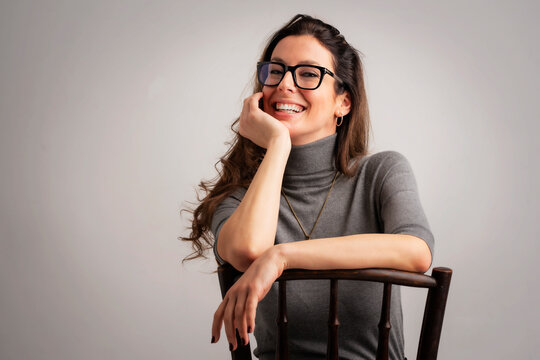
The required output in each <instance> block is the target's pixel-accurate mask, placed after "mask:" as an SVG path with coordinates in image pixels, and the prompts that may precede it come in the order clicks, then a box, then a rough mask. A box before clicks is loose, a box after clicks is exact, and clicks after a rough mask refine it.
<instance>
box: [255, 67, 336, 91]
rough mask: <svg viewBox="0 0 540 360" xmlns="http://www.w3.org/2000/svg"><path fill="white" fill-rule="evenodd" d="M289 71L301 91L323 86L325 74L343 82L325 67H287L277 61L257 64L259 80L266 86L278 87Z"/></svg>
mask: <svg viewBox="0 0 540 360" xmlns="http://www.w3.org/2000/svg"><path fill="white" fill-rule="evenodd" d="M287 71H290V72H291V74H292V77H293V80H294V84H295V85H296V87H297V88H299V89H304V90H315V89H316V88H318V87H319V86H320V85H321V83H322V80H323V78H324V75H325V74H328V75H330V76H331V77H333V78H334V79H336V81H339V82H341V80H340V79H339V78H338V77H337V76H336V75H334V73H333V72H332V71H330V70H328V69H327V68H325V67H324V66H317V65H296V66H287V65H285V64H282V63H279V62H275V61H262V62H258V63H257V78H258V79H259V82H260V83H261V84H262V85H264V86H278V85H279V83H280V82H281V80H283V78H284V77H285V74H286V73H287Z"/></svg>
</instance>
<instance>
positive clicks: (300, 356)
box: [212, 134, 433, 360]
mask: <svg viewBox="0 0 540 360" xmlns="http://www.w3.org/2000/svg"><path fill="white" fill-rule="evenodd" d="M336 140H337V134H333V135H331V136H328V137H326V138H323V139H320V140H317V141H315V142H312V143H309V144H306V145H302V146H293V147H292V149H291V153H290V155H289V159H288V162H287V166H286V168H285V174H284V176H283V191H284V192H285V195H286V196H287V198H288V199H289V201H290V202H291V205H292V207H293V209H294V211H295V212H296V214H297V216H298V218H299V219H300V221H301V222H302V225H303V226H304V228H305V229H306V231H307V232H308V233H309V232H310V231H311V229H312V228H313V224H314V223H315V220H316V218H317V215H318V213H319V211H320V209H321V206H322V204H323V202H324V199H325V198H326V195H327V193H328V190H329V189H330V186H331V183H332V180H333V178H334V175H335V172H336V166H335V160H334V159H335V157H334V156H335V148H336ZM358 161H359V166H358V170H357V173H356V175H355V176H353V177H352V178H347V177H346V176H344V175H343V174H340V175H339V176H338V178H337V180H336V183H335V185H334V189H333V190H332V193H331V195H330V198H329V199H328V202H327V204H326V208H325V209H324V212H323V213H322V216H321V218H320V220H319V223H318V224H317V226H316V228H315V231H314V233H313V235H312V238H314V239H316V238H332V237H338V236H345V235H352V234H362V233H387V234H408V235H414V236H417V237H419V238H421V239H423V240H424V241H425V242H426V243H427V245H428V246H429V248H430V250H431V253H432V254H433V235H432V233H431V231H430V229H429V225H428V222H427V219H426V217H425V215H424V211H423V210H422V206H421V204H420V200H419V196H418V191H417V187H416V182H415V179H414V175H413V173H412V170H411V167H410V165H409V163H408V161H407V159H406V158H405V157H404V156H403V155H401V154H399V153H397V152H394V151H385V152H380V153H377V154H373V155H369V156H365V157H363V158H361V159H359V160H358ZM245 192H246V189H245V188H240V189H238V190H236V191H235V192H234V193H233V194H232V195H231V196H229V197H228V198H227V199H225V200H224V201H223V202H222V203H221V204H220V205H219V206H218V207H217V209H216V212H215V213H214V217H213V220H212V232H213V234H214V238H215V239H217V238H218V235H219V230H220V229H221V226H223V224H224V223H225V221H226V220H227V219H228V218H229V216H231V214H232V213H233V212H234V210H235V209H236V208H237V207H238V205H239V203H240V201H241V200H242V197H243V196H244V194H245ZM299 240H305V237H304V234H303V233H302V230H301V229H300V226H299V225H298V222H297V221H296V219H295V218H294V216H293V214H292V213H291V210H290V209H289V206H288V205H287V202H286V201H285V199H284V198H283V196H281V203H280V209H279V219H278V224H277V232H276V240H275V243H276V244H278V243H286V242H292V241H299ZM328 241H332V240H328ZM216 244H217V240H216V242H215V243H214V253H215V255H216V258H217V260H218V262H220V263H223V262H224V261H223V259H221V257H220V256H219V254H218V253H217V245H216ZM358 256H362V254H358ZM382 290H383V285H382V284H378V283H371V282H363V281H350V280H342V281H340V285H339V304H338V309H339V319H340V328H339V355H340V359H355V360H356V359H374V358H375V356H376V352H377V339H378V322H379V317H380V311H381V301H382ZM329 296H330V283H329V281H328V280H296V281H289V282H288V283H287V313H288V324H289V325H288V332H289V350H290V352H291V359H296V360H304V359H306V360H307V359H310V360H313V359H325V358H326V343H327V321H328V302H329ZM276 318H277V283H274V285H273V287H272V288H271V289H270V291H269V293H268V294H267V295H266V297H265V298H264V299H263V300H262V301H261V302H260V303H259V306H258V308H257V315H256V319H255V332H254V335H255V338H256V340H257V348H256V349H255V351H254V354H255V355H256V356H257V357H258V358H259V359H264V360H269V359H272V360H273V359H274V358H275V346H276V333H277V326H276ZM390 320H391V323H392V329H391V331H390V358H391V359H400V360H402V359H403V358H404V349H403V316H402V310H401V296H400V291H399V287H398V286H394V287H393V290H392V304H391V316H390Z"/></svg>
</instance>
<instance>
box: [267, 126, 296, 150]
mask: <svg viewBox="0 0 540 360" xmlns="http://www.w3.org/2000/svg"><path fill="white" fill-rule="evenodd" d="M276 147H277V148H279V149H282V150H284V151H286V152H287V153H289V152H290V151H291V148H292V143H291V137H290V135H289V131H286V132H283V133H282V134H280V135H277V136H274V137H272V138H271V139H270V140H269V141H268V149H270V148H276Z"/></svg>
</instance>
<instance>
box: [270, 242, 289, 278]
mask: <svg viewBox="0 0 540 360" xmlns="http://www.w3.org/2000/svg"><path fill="white" fill-rule="evenodd" d="M286 250H287V244H276V245H274V246H272V247H271V248H270V249H269V250H268V251H269V253H270V254H269V255H270V256H271V259H272V261H273V262H274V263H275V264H276V265H277V266H278V268H279V270H280V274H281V273H283V271H284V270H287V269H288V261H287V256H286Z"/></svg>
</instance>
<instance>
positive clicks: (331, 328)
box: [326, 279, 339, 360]
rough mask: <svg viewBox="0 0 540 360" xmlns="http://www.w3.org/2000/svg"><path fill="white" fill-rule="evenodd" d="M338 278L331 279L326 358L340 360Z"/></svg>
mask: <svg viewBox="0 0 540 360" xmlns="http://www.w3.org/2000/svg"><path fill="white" fill-rule="evenodd" d="M338 328H339V319H338V280H337V279H330V309H329V313H328V344H327V345H326V358H327V359H331V360H338V359H339V354H338Z"/></svg>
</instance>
